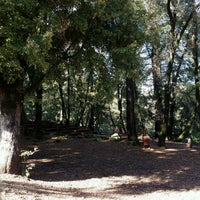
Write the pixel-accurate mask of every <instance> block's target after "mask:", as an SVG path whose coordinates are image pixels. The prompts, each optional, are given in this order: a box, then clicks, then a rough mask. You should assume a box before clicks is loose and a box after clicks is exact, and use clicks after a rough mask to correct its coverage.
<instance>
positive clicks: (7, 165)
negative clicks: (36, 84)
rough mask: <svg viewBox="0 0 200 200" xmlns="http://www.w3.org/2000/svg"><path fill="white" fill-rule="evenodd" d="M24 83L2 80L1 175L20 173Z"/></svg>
mask: <svg viewBox="0 0 200 200" xmlns="http://www.w3.org/2000/svg"><path fill="white" fill-rule="evenodd" d="M22 97H23V95H22V82H21V81H16V82H15V83H12V84H7V83H6V82H5V81H3V80H0V173H14V174H18V173H19V172H20V159H19V144H18V143H19V133H20V117H21V108H22V101H23V98H22Z"/></svg>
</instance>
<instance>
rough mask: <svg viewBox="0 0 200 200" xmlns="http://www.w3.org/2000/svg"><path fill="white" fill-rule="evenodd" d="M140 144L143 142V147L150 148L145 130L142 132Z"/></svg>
mask: <svg viewBox="0 0 200 200" xmlns="http://www.w3.org/2000/svg"><path fill="white" fill-rule="evenodd" d="M142 142H143V147H144V148H145V149H146V148H150V144H151V138H150V137H149V135H147V133H146V130H145V129H144V130H143V132H142Z"/></svg>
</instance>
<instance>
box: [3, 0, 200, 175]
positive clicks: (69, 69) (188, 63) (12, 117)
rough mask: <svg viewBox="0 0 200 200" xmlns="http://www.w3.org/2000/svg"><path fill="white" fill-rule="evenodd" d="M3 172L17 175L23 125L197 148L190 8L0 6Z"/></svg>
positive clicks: (194, 26) (166, 4)
mask: <svg viewBox="0 0 200 200" xmlns="http://www.w3.org/2000/svg"><path fill="white" fill-rule="evenodd" d="M0 6H1V10H0V120H1V123H0V152H1V155H0V156H1V161H0V172H1V173H17V171H18V169H19V168H18V162H19V160H18V155H19V152H20V149H19V139H18V138H19V135H20V133H21V134H22V135H23V134H28V133H26V124H27V122H28V121H34V123H35V124H36V128H35V133H34V134H36V135H41V134H44V132H43V131H42V130H41V124H42V121H51V122H56V123H62V124H66V125H67V126H70V125H76V126H84V127H88V128H90V129H91V130H94V131H98V132H101V133H110V132H111V131H112V130H113V129H114V128H115V127H116V126H118V127H119V129H120V133H121V134H125V135H128V139H129V140H133V141H135V142H136V143H137V142H138V135H139V133H140V131H141V130H142V129H143V128H146V129H147V131H148V133H149V134H150V135H152V137H154V136H157V137H158V145H159V146H165V140H166V138H168V139H169V140H174V139H176V140H180V141H181V140H183V139H185V138H188V137H192V138H193V140H194V141H196V142H198V141H199V138H200V131H199V130H200V123H199V120H200V115H199V114H200V93H199V88H200V83H199V31H198V30H199V7H200V2H199V1H195V0H184V1H183V0H182V1H181V0H174V1H172V0H165V1H164V0H163V1H156V0H146V1H143V0H135V1H133V0H96V1H94V0H79V1H78V0H71V1H67V0H66V1H59V0H49V1H45V0H43V1H39V0H38V1H31V0H26V1H25V0H19V1H12V0H9V1H5V0H2V1H1V2H0Z"/></svg>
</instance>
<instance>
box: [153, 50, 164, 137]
mask: <svg viewBox="0 0 200 200" xmlns="http://www.w3.org/2000/svg"><path fill="white" fill-rule="evenodd" d="M157 54H158V53H157V52H156V49H154V48H152V54H151V60H152V72H153V84H154V99H155V139H156V138H158V136H159V134H160V132H161V126H162V122H163V105H162V102H163V94H162V78H161V71H160V67H159V63H158V59H157Z"/></svg>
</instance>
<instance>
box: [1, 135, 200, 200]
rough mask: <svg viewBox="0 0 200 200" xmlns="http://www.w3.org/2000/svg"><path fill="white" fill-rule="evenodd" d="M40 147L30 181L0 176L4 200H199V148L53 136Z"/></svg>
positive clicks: (34, 156) (38, 146)
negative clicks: (163, 146)
mask: <svg viewBox="0 0 200 200" xmlns="http://www.w3.org/2000/svg"><path fill="white" fill-rule="evenodd" d="M29 147H31V148H33V147H37V148H38V149H39V151H38V152H36V153H35V154H34V155H33V156H31V157H30V158H29V160H27V163H29V164H30V163H34V164H35V167H34V168H33V169H32V170H31V176H30V178H29V179H26V178H23V177H19V176H11V175H1V176H0V181H1V183H0V184H1V185H0V194H1V196H0V197H1V200H12V199H13V200H18V199H19V200H29V199H30V200H45V199H48V200H51V199H52V200H64V199H70V200H71V199H74V200H78V199H94V200H95V199H98V200H100V199H116V200H120V199H123V200H126V199H130V200H132V199H136V200H140V199H145V200H148V199H150V200H154V199H155V200H158V199H159V198H160V199H161V198H162V200H165V199H166V200H169V199H172V198H175V199H178V200H180V199H181V200H186V199H187V200H197V199H199V196H200V149H199V147H194V148H192V149H188V148H186V147H185V145H184V144H175V143H168V144H167V147H168V148H167V149H158V148H157V147H156V146H152V148H151V149H150V150H149V149H146V150H144V149H141V148H139V147H134V146H132V145H130V144H128V143H127V142H120V143H116V142H109V141H101V142H97V141H94V140H92V139H68V140H61V141H59V142H56V141H55V140H54V139H50V140H48V141H45V142H41V143H38V144H37V143H36V144H31V145H29Z"/></svg>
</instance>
